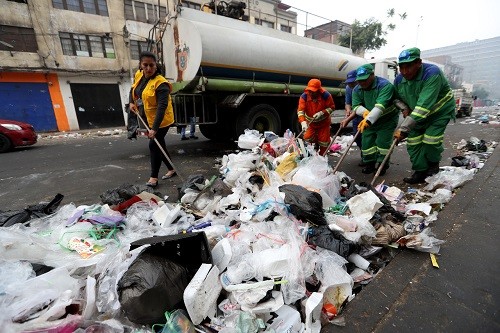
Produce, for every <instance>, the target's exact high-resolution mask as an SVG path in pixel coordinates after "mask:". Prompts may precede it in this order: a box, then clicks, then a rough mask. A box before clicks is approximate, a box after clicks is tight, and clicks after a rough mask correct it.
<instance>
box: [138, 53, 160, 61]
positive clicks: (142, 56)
mask: <svg viewBox="0 0 500 333" xmlns="http://www.w3.org/2000/svg"><path fill="white" fill-rule="evenodd" d="M142 58H153V60H154V61H155V62H158V61H157V60H156V55H155V54H154V53H153V52H149V51H143V52H141V54H140V55H139V61H142Z"/></svg>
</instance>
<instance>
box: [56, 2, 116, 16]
mask: <svg viewBox="0 0 500 333" xmlns="http://www.w3.org/2000/svg"><path fill="white" fill-rule="evenodd" d="M52 6H53V7H54V8H59V9H66V10H72V11H74V12H82V13H87V14H96V15H101V16H109V14H108V5H107V3H106V0H52Z"/></svg>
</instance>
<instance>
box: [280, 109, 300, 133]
mask: <svg viewBox="0 0 500 333" xmlns="http://www.w3.org/2000/svg"><path fill="white" fill-rule="evenodd" d="M286 129H289V130H290V131H292V132H293V133H295V135H297V134H299V133H300V131H302V128H301V126H300V124H299V117H297V109H293V110H292V111H290V114H289V116H288V124H287V128H285V129H283V132H284V131H285V130H286Z"/></svg>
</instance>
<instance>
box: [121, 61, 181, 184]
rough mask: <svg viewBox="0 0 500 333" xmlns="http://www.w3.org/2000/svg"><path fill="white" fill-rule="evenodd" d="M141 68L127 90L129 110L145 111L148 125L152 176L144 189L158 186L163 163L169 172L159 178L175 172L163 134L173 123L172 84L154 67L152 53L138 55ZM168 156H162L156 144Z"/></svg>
mask: <svg viewBox="0 0 500 333" xmlns="http://www.w3.org/2000/svg"><path fill="white" fill-rule="evenodd" d="M139 63H140V68H139V70H138V71H137V72H136V73H135V77H134V83H133V84H132V89H131V90H130V98H129V100H130V104H129V107H130V109H131V110H132V111H134V112H135V113H137V114H139V113H140V112H142V111H143V112H144V114H145V115H146V120H147V124H148V128H149V130H148V138H149V152H150V162H151V173H150V178H149V180H148V182H147V183H146V186H149V187H153V188H154V187H156V186H158V174H159V172H160V167H161V162H162V161H163V163H165V165H166V166H167V168H168V172H167V173H166V174H165V175H164V176H163V177H162V179H168V178H171V177H173V176H175V175H176V174H177V173H176V171H175V170H174V167H173V166H172V164H171V163H170V161H169V159H170V154H169V153H168V151H167V148H166V145H165V135H166V134H167V132H168V129H169V128H170V126H171V125H172V124H173V123H174V111H173V108H172V98H171V96H170V91H171V90H172V85H171V84H170V82H168V81H167V79H165V78H164V77H163V76H162V75H161V74H160V69H159V68H158V66H157V61H156V56H155V55H154V54H153V53H151V52H142V53H141V54H140V56H139ZM155 139H156V140H157V142H158V143H159V144H160V146H161V147H162V148H163V151H164V152H165V153H166V154H167V155H168V159H167V157H166V156H165V155H164V154H163V152H162V151H161V149H160V147H158V144H157V142H155Z"/></svg>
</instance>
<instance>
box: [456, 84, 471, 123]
mask: <svg viewBox="0 0 500 333" xmlns="http://www.w3.org/2000/svg"><path fill="white" fill-rule="evenodd" d="M453 94H454V95H455V104H456V112H457V113H456V114H457V118H461V117H464V116H466V117H469V116H470V115H471V114H472V109H473V107H474V100H475V99H476V96H472V94H471V93H469V92H467V91H466V90H465V89H454V90H453Z"/></svg>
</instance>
